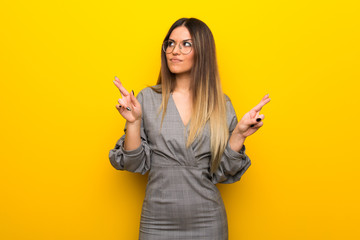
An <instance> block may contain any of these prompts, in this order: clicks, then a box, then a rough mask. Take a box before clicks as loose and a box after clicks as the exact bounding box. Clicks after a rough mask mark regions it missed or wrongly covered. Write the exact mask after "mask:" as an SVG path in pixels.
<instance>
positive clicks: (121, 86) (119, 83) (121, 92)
mask: <svg viewBox="0 0 360 240" xmlns="http://www.w3.org/2000/svg"><path fill="white" fill-rule="evenodd" d="M113 82H114V84H115V85H116V87H117V88H118V89H119V90H120V94H121V96H122V97H126V96H128V95H129V92H128V91H127V90H126V89H125V88H124V86H123V85H122V83H121V82H120V80H119V79H118V78H117V77H115V81H113Z"/></svg>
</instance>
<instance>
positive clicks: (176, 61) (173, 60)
mask: <svg viewBox="0 0 360 240" xmlns="http://www.w3.org/2000/svg"><path fill="white" fill-rule="evenodd" d="M170 62H174V63H178V62H182V60H180V59H177V58H172V59H170Z"/></svg>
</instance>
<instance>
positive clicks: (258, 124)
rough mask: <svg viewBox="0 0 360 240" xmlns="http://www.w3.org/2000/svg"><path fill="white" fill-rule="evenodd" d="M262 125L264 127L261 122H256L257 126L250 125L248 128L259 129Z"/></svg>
mask: <svg viewBox="0 0 360 240" xmlns="http://www.w3.org/2000/svg"><path fill="white" fill-rule="evenodd" d="M262 125H264V122H263V121H261V122H258V123H257V124H252V125H251V126H250V127H251V128H260V127H261V126H262Z"/></svg>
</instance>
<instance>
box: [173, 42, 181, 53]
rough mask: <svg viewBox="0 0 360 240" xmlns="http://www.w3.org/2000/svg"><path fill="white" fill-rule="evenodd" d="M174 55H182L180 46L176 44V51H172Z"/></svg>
mask: <svg viewBox="0 0 360 240" xmlns="http://www.w3.org/2000/svg"><path fill="white" fill-rule="evenodd" d="M172 53H173V54H180V44H176V45H175V48H174V50H173V51H172Z"/></svg>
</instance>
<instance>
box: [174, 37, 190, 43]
mask: <svg viewBox="0 0 360 240" xmlns="http://www.w3.org/2000/svg"><path fill="white" fill-rule="evenodd" d="M169 40H171V41H174V42H176V41H175V40H174V39H171V38H169ZM188 40H191V41H192V39H191V38H189V39H184V40H182V41H188Z"/></svg>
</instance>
